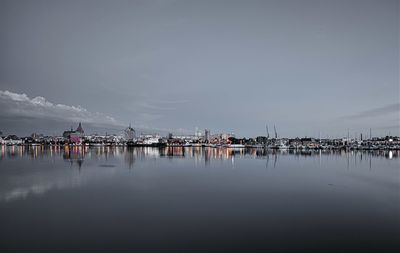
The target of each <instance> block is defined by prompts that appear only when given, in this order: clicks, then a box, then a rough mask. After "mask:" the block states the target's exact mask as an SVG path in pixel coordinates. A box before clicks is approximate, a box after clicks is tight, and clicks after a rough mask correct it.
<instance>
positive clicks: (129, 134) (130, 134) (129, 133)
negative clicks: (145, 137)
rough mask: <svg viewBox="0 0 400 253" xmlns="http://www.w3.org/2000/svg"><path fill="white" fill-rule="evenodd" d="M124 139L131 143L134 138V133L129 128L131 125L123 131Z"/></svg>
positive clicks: (133, 130)
mask: <svg viewBox="0 0 400 253" xmlns="http://www.w3.org/2000/svg"><path fill="white" fill-rule="evenodd" d="M125 138H126V140H128V141H132V140H133V139H135V138H136V131H135V129H133V128H132V127H131V124H129V127H128V128H126V129H125Z"/></svg>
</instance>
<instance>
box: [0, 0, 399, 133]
mask: <svg viewBox="0 0 400 253" xmlns="http://www.w3.org/2000/svg"><path fill="white" fill-rule="evenodd" d="M1 7H2V8H0V20H1V22H0V29H1V31H2V32H1V40H0V54H1V56H2V57H0V117H1V125H0V131H3V132H4V133H10V134H11V133H16V134H20V135H29V134H31V133H32V132H38V133H44V134H52V135H54V134H60V131H63V130H65V129H68V128H69V127H70V126H71V125H74V124H76V123H77V122H82V123H84V124H85V125H86V128H87V129H89V130H90V129H93V131H104V132H105V131H113V130H114V131H117V129H123V128H124V127H126V126H128V125H129V123H132V124H133V125H134V126H135V127H137V128H142V129H144V130H146V129H147V130H149V131H153V130H154V131H160V132H169V131H172V132H176V133H179V132H181V133H193V132H194V129H195V127H198V128H199V129H210V130H211V131H212V132H233V133H235V134H236V135H237V136H257V135H265V134H266V131H265V125H266V124H269V125H270V127H273V125H276V127H277V129H278V132H279V135H280V136H285V137H295V136H314V137H317V136H318V135H319V133H321V135H322V136H324V137H325V136H326V135H330V136H335V137H342V136H346V135H347V132H348V131H350V132H351V135H354V134H356V133H357V134H360V133H364V134H369V129H370V128H372V129H373V133H374V135H376V136H385V135H388V134H389V133H390V134H392V135H400V132H399V131H400V130H399V121H400V110H399V108H400V103H399V96H400V95H399V92H400V91H399V2H398V1H395V0H393V1H390V0H385V1H372V0H371V1H358V0H353V1H335V2H334V3H332V2H328V1H262V2H259V1H246V2H243V1H220V2H215V1H210V2H207V1H201V2H200V1H195V2H191V1H120V2H118V3H117V4H115V3H111V2H107V1H95V2H93V1H83V2H82V1H68V2H63V3H57V4H54V3H52V2H51V1H35V2H32V1H2V4H1Z"/></svg>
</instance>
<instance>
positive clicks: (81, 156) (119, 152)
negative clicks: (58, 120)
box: [0, 146, 400, 168]
mask: <svg viewBox="0 0 400 253" xmlns="http://www.w3.org/2000/svg"><path fill="white" fill-rule="evenodd" d="M121 156H124V160H125V163H126V164H127V165H128V167H129V168H132V167H133V165H134V163H135V161H136V159H141V160H143V159H155V158H163V157H166V158H170V159H171V158H191V159H196V160H197V161H202V160H203V161H204V162H205V164H206V165H209V164H210V163H211V161H213V160H232V157H240V158H244V157H247V158H255V159H266V160H267V161H269V160H270V159H272V160H273V161H274V164H275V166H276V163H277V162H278V160H279V159H278V157H279V156H292V157H304V158H307V157H319V159H320V161H323V158H324V157H336V158H337V157H342V158H346V159H347V160H348V162H349V163H350V162H354V163H355V164H356V163H357V161H360V162H362V161H363V160H368V161H369V160H370V159H371V158H382V159H398V158H399V157H400V151H399V150H395V151H393V150H391V151H389V150H369V151H359V150H352V151H345V150H272V149H270V150H264V149H255V148H249V149H247V148H246V149H232V148H202V147H165V148H151V147H136V148H127V147H106V146H104V147H94V148H93V147H92V148H89V147H80V146H77V147H68V146H66V147H62V146H55V147H45V146H1V152H0V161H1V160H4V159H20V158H30V159H33V160H36V159H47V158H56V157H62V158H63V159H64V160H65V161H67V162H69V163H70V164H71V166H72V165H76V166H77V167H78V168H81V167H82V165H83V163H84V161H85V159H86V158H87V157H89V158H91V159H92V158H99V157H103V158H105V159H106V160H107V159H109V158H113V157H121Z"/></svg>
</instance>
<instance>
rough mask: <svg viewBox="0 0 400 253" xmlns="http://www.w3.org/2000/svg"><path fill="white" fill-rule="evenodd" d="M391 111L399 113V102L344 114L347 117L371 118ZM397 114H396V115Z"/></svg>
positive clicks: (356, 118)
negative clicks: (347, 114)
mask: <svg viewBox="0 0 400 253" xmlns="http://www.w3.org/2000/svg"><path fill="white" fill-rule="evenodd" d="M392 113H400V103H394V104H390V105H386V106H382V107H378V108H373V109H370V110H367V111H363V112H359V113H356V114H353V115H349V116H346V117H345V118H347V119H354V120H358V119H364V118H373V117H378V116H382V115H387V114H392ZM397 116H398V115H397Z"/></svg>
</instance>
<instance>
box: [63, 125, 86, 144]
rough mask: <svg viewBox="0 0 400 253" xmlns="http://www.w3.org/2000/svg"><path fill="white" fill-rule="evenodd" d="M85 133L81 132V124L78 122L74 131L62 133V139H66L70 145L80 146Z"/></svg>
mask: <svg viewBox="0 0 400 253" xmlns="http://www.w3.org/2000/svg"><path fill="white" fill-rule="evenodd" d="M84 133H85V131H83V128H82V124H81V122H79V125H78V128H76V130H75V131H74V130H72V127H71V130H70V131H64V133H63V137H64V138H66V139H68V141H69V142H70V143H76V144H80V143H81V142H82V138H83V136H84Z"/></svg>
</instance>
